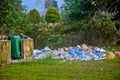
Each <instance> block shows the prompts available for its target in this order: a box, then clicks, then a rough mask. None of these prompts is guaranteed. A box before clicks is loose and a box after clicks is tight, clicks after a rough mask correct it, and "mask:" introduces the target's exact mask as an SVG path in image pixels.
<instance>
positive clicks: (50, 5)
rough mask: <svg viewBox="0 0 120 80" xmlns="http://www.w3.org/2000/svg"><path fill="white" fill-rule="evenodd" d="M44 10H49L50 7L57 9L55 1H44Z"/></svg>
mask: <svg viewBox="0 0 120 80" xmlns="http://www.w3.org/2000/svg"><path fill="white" fill-rule="evenodd" d="M44 6H45V8H46V9H49V8H50V7H55V8H57V9H58V5H57V1H56V0H45V5H44Z"/></svg>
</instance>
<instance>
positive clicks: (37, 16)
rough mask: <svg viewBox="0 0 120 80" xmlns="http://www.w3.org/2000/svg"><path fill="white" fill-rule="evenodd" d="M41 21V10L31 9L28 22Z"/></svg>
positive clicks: (36, 22) (35, 22)
mask: <svg viewBox="0 0 120 80" xmlns="http://www.w3.org/2000/svg"><path fill="white" fill-rule="evenodd" d="M40 21H41V17H40V14H39V12H38V11H37V10H36V9H32V10H30V12H29V14H28V22H29V23H32V24H38V23H39V22H40Z"/></svg>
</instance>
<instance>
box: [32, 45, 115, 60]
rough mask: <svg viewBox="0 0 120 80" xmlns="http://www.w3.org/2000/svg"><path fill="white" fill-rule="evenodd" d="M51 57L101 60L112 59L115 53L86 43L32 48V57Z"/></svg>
mask: <svg viewBox="0 0 120 80" xmlns="http://www.w3.org/2000/svg"><path fill="white" fill-rule="evenodd" d="M50 55H51V56H52V58H54V59H56V58H60V59H62V60H64V61H65V60H86V61H88V60H101V59H106V58H107V59H113V58H115V53H113V52H111V51H106V50H104V49H103V48H99V47H92V46H88V45H86V44H82V45H77V46H76V47H63V48H58V49H57V50H51V49H50V48H49V47H45V48H44V49H41V50H38V49H36V50H34V54H33V57H34V59H43V58H47V57H49V56H50Z"/></svg>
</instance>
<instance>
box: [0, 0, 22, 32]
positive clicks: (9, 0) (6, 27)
mask: <svg viewBox="0 0 120 80" xmlns="http://www.w3.org/2000/svg"><path fill="white" fill-rule="evenodd" d="M0 4H1V7H0V23H1V26H0V28H2V29H1V30H3V32H4V33H6V34H11V33H16V30H17V29H18V28H19V27H21V26H22V23H23V22H24V17H23V14H24V13H23V11H24V8H23V6H22V5H21V0H2V1H1V3H0Z"/></svg>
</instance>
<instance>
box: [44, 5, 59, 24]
mask: <svg viewBox="0 0 120 80" xmlns="http://www.w3.org/2000/svg"><path fill="white" fill-rule="evenodd" d="M60 19H61V16H60V14H59V13H58V9H57V8H54V7H51V8H49V9H48V11H47V12H46V15H45V20H46V21H47V22H48V23H55V22H58V21H60Z"/></svg>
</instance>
